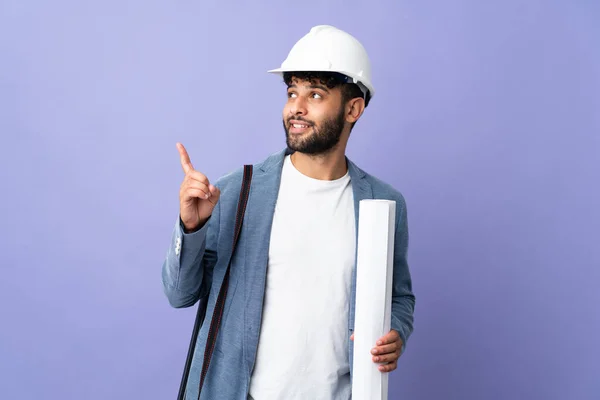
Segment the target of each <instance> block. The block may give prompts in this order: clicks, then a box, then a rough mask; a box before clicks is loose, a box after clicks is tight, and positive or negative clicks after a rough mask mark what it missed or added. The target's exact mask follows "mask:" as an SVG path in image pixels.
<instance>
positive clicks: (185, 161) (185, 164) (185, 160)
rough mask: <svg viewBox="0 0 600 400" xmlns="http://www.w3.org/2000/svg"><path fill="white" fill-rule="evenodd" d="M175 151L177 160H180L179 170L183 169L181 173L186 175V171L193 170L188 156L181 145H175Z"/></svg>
mask: <svg viewBox="0 0 600 400" xmlns="http://www.w3.org/2000/svg"><path fill="white" fill-rule="evenodd" d="M177 150H178V151H179V158H180V159H181V168H183V172H185V173H186V174H187V173H188V171H190V170H193V169H194V166H193V165H192V161H191V160H190V156H189V155H188V152H187V150H186V149H185V147H183V144H181V143H177Z"/></svg>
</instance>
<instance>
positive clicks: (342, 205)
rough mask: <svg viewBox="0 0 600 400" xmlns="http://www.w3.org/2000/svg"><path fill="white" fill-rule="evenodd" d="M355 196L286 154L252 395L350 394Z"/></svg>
mask: <svg viewBox="0 0 600 400" xmlns="http://www.w3.org/2000/svg"><path fill="white" fill-rule="evenodd" d="M355 229H356V228H355V215H354V197H353V194H352V186H351V183H350V176H349V174H348V173H347V174H346V175H345V176H343V177H342V178H340V179H337V180H334V181H324V180H317V179H313V178H310V177H307V176H305V175H303V174H302V173H300V172H299V171H298V170H297V169H296V168H295V167H294V165H293V164H292V161H291V158H290V156H287V157H286V158H285V161H284V164H283V171H282V176H281V186H280V189H279V196H278V198H277V205H276V207H275V215H274V219H273V227H272V230H271V241H270V248H269V264H268V268H267V282H266V289H265V290H266V291H265V301H264V309H263V316H262V324H261V331H260V337H259V343H258V350H257V352H258V353H257V358H256V365H255V368H254V372H253V375H252V379H251V381H250V393H249V394H250V397H249V398H251V399H255V400H309V399H310V400H348V399H349V398H350V396H351V384H350V375H349V371H350V369H349V360H348V340H349V333H348V308H349V301H350V290H351V280H352V270H353V266H354V262H355V258H354V257H355V248H356V236H355Z"/></svg>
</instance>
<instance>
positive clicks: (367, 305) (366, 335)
mask: <svg viewBox="0 0 600 400" xmlns="http://www.w3.org/2000/svg"><path fill="white" fill-rule="evenodd" d="M395 221H396V202H395V201H389V200H361V201H360V205H359V218H358V245H357V246H358V248H357V266H356V268H357V271H356V308H355V310H356V311H355V320H354V361H353V379H352V399H353V400H387V398H388V374H387V373H382V372H381V371H379V369H378V367H379V364H377V363H374V362H373V359H372V357H373V355H372V354H371V350H372V349H373V347H375V345H376V342H377V340H378V339H379V338H381V337H382V336H384V335H385V334H387V333H388V332H389V331H390V325H391V311H392V310H391V309H392V277H393V263H394V236H395V235H394V234H395Z"/></svg>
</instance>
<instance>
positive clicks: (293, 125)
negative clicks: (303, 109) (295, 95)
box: [289, 120, 311, 135]
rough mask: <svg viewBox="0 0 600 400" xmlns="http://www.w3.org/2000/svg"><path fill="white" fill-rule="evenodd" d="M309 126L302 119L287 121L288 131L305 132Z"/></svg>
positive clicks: (297, 133)
mask: <svg viewBox="0 0 600 400" xmlns="http://www.w3.org/2000/svg"><path fill="white" fill-rule="evenodd" d="M310 127H311V125H310V124H307V123H306V122H304V121H295V120H292V121H290V122H289V128H290V129H289V131H290V133H293V134H296V135H299V134H302V133H305V132H306V131H307V130H308V129H309V128H310Z"/></svg>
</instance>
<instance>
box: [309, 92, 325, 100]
mask: <svg viewBox="0 0 600 400" xmlns="http://www.w3.org/2000/svg"><path fill="white" fill-rule="evenodd" d="M311 96H312V98H313V99H322V98H323V96H321V95H320V94H319V93H313V94H312V95H311Z"/></svg>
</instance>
